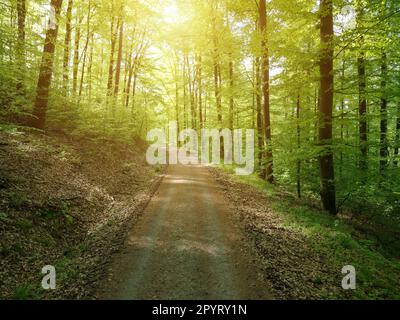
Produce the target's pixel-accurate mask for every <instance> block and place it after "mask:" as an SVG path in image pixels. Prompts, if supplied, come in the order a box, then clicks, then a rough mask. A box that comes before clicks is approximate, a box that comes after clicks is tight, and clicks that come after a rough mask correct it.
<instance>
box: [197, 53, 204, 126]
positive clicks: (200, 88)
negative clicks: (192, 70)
mask: <svg viewBox="0 0 400 320" xmlns="http://www.w3.org/2000/svg"><path fill="white" fill-rule="evenodd" d="M202 73H203V66H202V58H201V55H199V57H198V84H199V85H198V90H199V121H200V129H203V128H204V119H203V79H202V77H203V74H202Z"/></svg>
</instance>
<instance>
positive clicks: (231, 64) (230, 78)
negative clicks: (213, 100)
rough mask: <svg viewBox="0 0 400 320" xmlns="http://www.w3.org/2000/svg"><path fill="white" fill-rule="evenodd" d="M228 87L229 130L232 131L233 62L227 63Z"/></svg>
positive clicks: (233, 105)
mask: <svg viewBox="0 0 400 320" xmlns="http://www.w3.org/2000/svg"><path fill="white" fill-rule="evenodd" d="M229 86H230V91H231V92H230V95H229V129H231V130H233V112H234V107H235V101H234V92H233V91H234V87H235V81H234V79H233V61H232V60H231V61H229Z"/></svg>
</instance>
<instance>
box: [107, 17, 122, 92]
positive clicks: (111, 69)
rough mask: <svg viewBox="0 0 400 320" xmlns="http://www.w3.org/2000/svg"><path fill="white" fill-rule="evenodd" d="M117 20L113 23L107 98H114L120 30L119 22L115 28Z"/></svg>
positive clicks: (113, 19) (113, 20)
mask: <svg viewBox="0 0 400 320" xmlns="http://www.w3.org/2000/svg"><path fill="white" fill-rule="evenodd" d="M114 24H115V18H112V21H111V50H110V62H109V65H108V81H107V96H109V97H110V96H112V94H113V81H114V55H115V46H116V41H117V33H118V29H119V20H118V23H117V26H116V28H114Z"/></svg>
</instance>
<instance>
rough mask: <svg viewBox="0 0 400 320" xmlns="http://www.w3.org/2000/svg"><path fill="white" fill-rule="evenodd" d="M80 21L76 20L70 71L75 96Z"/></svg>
mask: <svg viewBox="0 0 400 320" xmlns="http://www.w3.org/2000/svg"><path fill="white" fill-rule="evenodd" d="M81 21H82V20H81V19H80V18H77V23H76V30H75V48H74V60H73V61H74V62H73V71H72V91H73V93H74V95H76V91H77V88H78V70H79V44H80V41H81V26H80V24H81Z"/></svg>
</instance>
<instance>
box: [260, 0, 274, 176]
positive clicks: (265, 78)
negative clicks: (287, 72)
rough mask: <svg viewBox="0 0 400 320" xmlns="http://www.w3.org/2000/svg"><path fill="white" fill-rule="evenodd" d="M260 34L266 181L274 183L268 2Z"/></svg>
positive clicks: (262, 0) (263, 7)
mask: <svg viewBox="0 0 400 320" xmlns="http://www.w3.org/2000/svg"><path fill="white" fill-rule="evenodd" d="M259 14H260V32H261V50H262V58H261V73H262V94H263V111H264V134H265V143H266V148H267V150H266V152H265V159H264V161H265V162H266V164H265V165H266V169H265V177H264V178H265V179H267V181H268V182H270V183H272V182H274V175H273V160H272V149H271V145H270V144H271V139H272V137H271V116H270V100H269V50H268V45H267V8H266V0H260V3H259Z"/></svg>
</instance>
